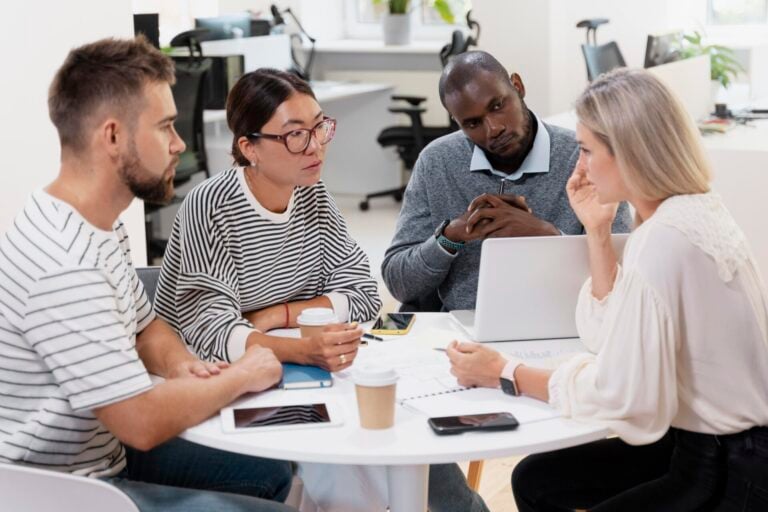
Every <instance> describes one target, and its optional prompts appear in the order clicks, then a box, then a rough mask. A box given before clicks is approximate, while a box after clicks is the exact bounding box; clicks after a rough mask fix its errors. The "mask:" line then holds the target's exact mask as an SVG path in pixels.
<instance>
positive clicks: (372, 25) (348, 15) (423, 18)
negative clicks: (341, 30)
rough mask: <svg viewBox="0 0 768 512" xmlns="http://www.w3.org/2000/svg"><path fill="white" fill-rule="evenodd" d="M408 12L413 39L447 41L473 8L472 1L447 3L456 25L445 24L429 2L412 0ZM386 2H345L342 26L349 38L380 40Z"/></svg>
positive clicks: (359, 0) (427, 0) (464, 24)
mask: <svg viewBox="0 0 768 512" xmlns="http://www.w3.org/2000/svg"><path fill="white" fill-rule="evenodd" d="M410 3H411V6H410V9H409V15H410V17H411V34H412V37H413V39H415V40H435V39H438V40H448V39H449V38H450V35H451V32H453V31H454V30H456V28H457V27H464V26H466V22H465V21H464V18H465V16H466V14H467V11H469V9H471V8H472V0H448V4H449V5H450V7H451V12H452V13H453V17H454V19H455V24H449V23H446V22H445V21H444V20H443V19H442V18H441V17H440V15H439V14H438V12H437V11H436V10H435V9H434V7H433V6H432V4H433V2H432V1H430V0H412V1H411V2H410ZM386 4H387V2H386V1H383V2H379V3H377V4H374V2H373V0H345V5H344V7H345V9H344V18H345V19H344V26H345V30H346V35H347V37H348V38H351V39H378V38H381V25H382V19H383V17H384V15H385V14H386V12H387V5H386Z"/></svg>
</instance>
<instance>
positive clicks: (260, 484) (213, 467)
mask: <svg viewBox="0 0 768 512" xmlns="http://www.w3.org/2000/svg"><path fill="white" fill-rule="evenodd" d="M126 452H127V466H126V468H125V469H124V470H123V471H122V472H121V473H120V474H118V475H117V476H115V477H111V478H105V479H104V480H105V481H107V482H109V483H111V484H112V485H114V486H115V487H117V488H119V489H120V490H121V491H123V492H124V493H125V494H127V495H128V496H129V497H130V498H131V499H132V500H133V501H134V503H136V506H138V507H139V510H141V512H155V511H157V512H161V511H163V512H203V511H211V510H227V511H232V512H241V511H243V512H245V511H249V512H289V511H294V509H293V508H292V507H288V506H286V505H283V504H282V503H278V502H282V501H284V500H285V498H286V496H288V491H289V490H290V487H291V480H292V478H293V471H292V468H291V464H290V462H284V461H276V460H270V459H260V458H257V457H249V456H245V455H239V454H235V453H229V452H224V451H220V450H214V449H212V448H207V447H205V446H201V445H197V444H194V443H190V442H188V441H184V440H183V439H173V440H171V441H168V442H167V443H164V444H162V445H161V446H158V447H157V448H155V449H153V450H150V451H148V452H140V451H138V450H134V449H132V448H129V447H127V446H126ZM269 500H275V501H269Z"/></svg>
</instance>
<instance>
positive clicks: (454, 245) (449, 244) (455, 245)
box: [437, 233, 464, 251]
mask: <svg viewBox="0 0 768 512" xmlns="http://www.w3.org/2000/svg"><path fill="white" fill-rule="evenodd" d="M437 243H438V244H439V245H440V246H441V247H445V248H446V249H451V250H453V251H458V250H459V249H461V248H462V247H464V242H454V241H453V240H448V239H447V238H445V235H443V234H442V233H440V235H438V237H437Z"/></svg>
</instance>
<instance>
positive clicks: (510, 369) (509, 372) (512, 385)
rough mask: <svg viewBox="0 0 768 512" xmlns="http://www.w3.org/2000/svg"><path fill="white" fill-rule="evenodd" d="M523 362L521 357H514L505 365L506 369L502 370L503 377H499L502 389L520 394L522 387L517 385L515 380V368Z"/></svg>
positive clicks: (507, 392) (512, 393) (513, 394)
mask: <svg viewBox="0 0 768 512" xmlns="http://www.w3.org/2000/svg"><path fill="white" fill-rule="evenodd" d="M521 364H523V362H522V361H520V360H519V359H512V360H510V361H508V362H507V364H506V365H504V369H503V370H501V377H500V378H499V384H501V390H502V391H503V392H504V393H506V394H508V395H512V396H520V389H518V387H517V381H516V380H515V370H517V367H518V366H520V365H521Z"/></svg>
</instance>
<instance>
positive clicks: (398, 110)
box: [387, 107, 427, 116]
mask: <svg viewBox="0 0 768 512" xmlns="http://www.w3.org/2000/svg"><path fill="white" fill-rule="evenodd" d="M387 110H389V111H390V112H392V113H393V114H406V115H409V116H410V115H413V114H416V115H421V114H423V113H424V112H426V111H427V109H425V108H419V107H389V108H388V109H387Z"/></svg>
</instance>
